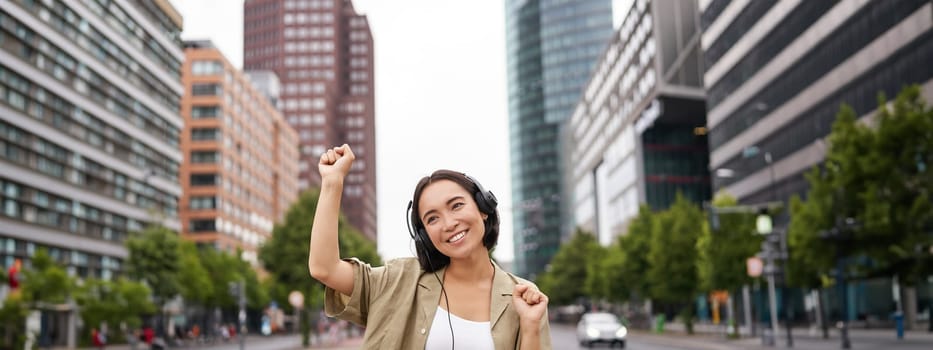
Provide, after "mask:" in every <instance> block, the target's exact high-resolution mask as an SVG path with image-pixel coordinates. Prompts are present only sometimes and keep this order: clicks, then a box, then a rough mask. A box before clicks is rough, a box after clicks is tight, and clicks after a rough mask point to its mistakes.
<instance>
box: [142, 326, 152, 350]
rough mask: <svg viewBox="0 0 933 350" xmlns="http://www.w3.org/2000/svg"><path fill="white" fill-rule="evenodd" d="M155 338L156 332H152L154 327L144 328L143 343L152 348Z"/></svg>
mask: <svg viewBox="0 0 933 350" xmlns="http://www.w3.org/2000/svg"><path fill="white" fill-rule="evenodd" d="M154 338H155V331H153V330H152V327H149V326H146V327H145V328H143V341H144V342H146V345H149V346H152V339H154Z"/></svg>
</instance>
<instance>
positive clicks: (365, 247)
mask: <svg viewBox="0 0 933 350" xmlns="http://www.w3.org/2000/svg"><path fill="white" fill-rule="evenodd" d="M319 196H320V190H317V189H312V190H308V191H305V192H304V193H302V194H301V196H299V198H298V200H297V201H296V202H295V203H294V204H292V206H291V207H290V208H289V209H288V212H287V213H286V214H285V220H284V221H283V222H282V223H281V224H278V225H276V226H275V227H273V229H272V237H271V238H270V239H269V240H268V241H266V243H265V244H264V245H263V246H262V247H261V248H260V251H259V258H260V260H261V261H262V264H263V266H264V267H265V268H266V270H267V271H268V272H269V279H270V281H269V284H270V285H271V286H272V289H271V290H270V291H269V292H270V294H271V295H270V297H271V298H272V299H274V300H277V301H278V302H279V305H283V306H284V309H285V310H286V311H291V310H292V307H291V305H289V304H288V303H287V302H286V300H287V296H288V293H290V292H291V291H293V290H297V291H300V292H301V293H302V294H304V296H305V305H304V306H305V308H304V309H305V316H302V317H301V320H302V325H301V327H302V342H303V343H304V344H307V343H308V334H307V333H308V332H307V328H308V327H309V324H308V323H307V320H308V319H309V317H307V315H308V312H309V311H310V309H316V308H320V307H321V306H322V304H323V302H324V289H323V286H322V285H321V284H320V283H318V282H317V281H316V280H314V279H313V278H311V275H310V273H309V272H308V254H309V247H310V246H309V242H310V238H311V226H312V224H313V223H314V211H315V209H316V207H317V202H318V197H319ZM338 220H339V221H338V224H337V227H338V231H339V232H338V245H339V248H340V255H341V257H351V256H352V257H358V258H360V260H363V261H365V262H367V263H369V264H372V265H373V266H378V265H382V259H381V258H380V257H379V254H378V253H377V251H376V247H375V244H373V243H372V242H371V241H369V240H368V239H366V238H364V237H363V236H362V235H361V234H360V233H359V231H357V230H356V229H355V228H353V227H352V226H351V225H350V224H349V223H348V222H347V220H346V218H344V217H343V215H341V216H340V217H339V218H338Z"/></svg>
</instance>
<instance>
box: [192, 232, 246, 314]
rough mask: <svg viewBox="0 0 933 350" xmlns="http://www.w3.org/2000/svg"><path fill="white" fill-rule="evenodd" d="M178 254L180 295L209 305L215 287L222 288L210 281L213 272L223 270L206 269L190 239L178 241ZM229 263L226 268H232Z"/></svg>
mask: <svg viewBox="0 0 933 350" xmlns="http://www.w3.org/2000/svg"><path fill="white" fill-rule="evenodd" d="M178 249H179V252H178V253H179V256H180V257H181V266H182V268H181V271H178V279H179V281H183V283H181V285H180V287H181V290H180V292H181V296H182V297H184V298H185V300H186V301H190V302H195V303H198V304H201V305H211V302H213V301H214V300H215V299H214V298H213V297H214V295H215V289H222V287H217V286H221V285H218V284H215V283H211V282H212V277H213V276H214V274H215V273H219V274H222V273H224V272H225V271H208V270H207V269H206V268H205V266H204V262H203V261H202V258H201V257H200V256H199V254H198V249H197V247H196V246H195V245H194V243H192V242H190V241H184V240H183V241H180V242H179V243H178ZM233 266H234V265H229V266H228V267H227V268H226V269H231V268H233Z"/></svg>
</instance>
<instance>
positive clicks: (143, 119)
mask: <svg viewBox="0 0 933 350" xmlns="http://www.w3.org/2000/svg"><path fill="white" fill-rule="evenodd" d="M181 27H182V19H181V16H180V15H179V14H178V12H176V10H175V9H174V8H173V7H172V6H171V5H170V4H169V3H168V1H165V0H156V1H113V2H110V3H109V5H108V6H103V5H101V4H100V2H97V1H66V2H50V1H21V0H10V1H2V2H0V187H2V191H0V193H2V198H0V201H2V215H0V264H3V265H4V266H9V265H10V264H11V263H13V260H14V259H16V258H22V259H24V260H26V259H28V257H30V256H32V255H33V253H34V252H35V251H36V250H37V249H38V248H46V249H47V250H48V252H49V253H50V255H51V256H52V257H53V258H54V259H55V260H57V261H58V262H60V263H63V264H65V265H66V266H67V269H68V272H69V273H71V274H74V275H78V276H82V277H100V278H104V279H107V278H110V277H111V276H112V275H113V274H114V273H118V272H119V271H121V270H122V266H123V261H124V259H125V258H126V257H127V254H128V253H127V250H126V248H125V247H124V241H125V240H126V239H127V237H128V234H129V233H130V232H133V231H139V230H141V229H143V228H144V227H145V226H147V225H150V224H154V223H161V224H163V225H165V226H167V227H169V228H172V229H175V230H178V229H180V225H179V221H178V216H177V211H178V197H179V196H180V195H181V186H180V185H179V182H178V169H179V164H180V163H181V159H182V155H181V152H180V150H179V147H178V137H179V134H180V131H181V128H182V127H183V121H182V119H181V117H179V115H178V110H179V100H180V98H181V95H182V92H183V88H182V86H181V82H180V68H181V64H182V60H183V59H184V56H183V55H182V50H181V48H182V44H181V40H180V39H179V34H180V33H181Z"/></svg>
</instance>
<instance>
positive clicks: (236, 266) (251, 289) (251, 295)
mask: <svg viewBox="0 0 933 350" xmlns="http://www.w3.org/2000/svg"><path fill="white" fill-rule="evenodd" d="M198 255H199V257H200V260H201V262H202V263H203V264H204V268H205V270H206V271H207V272H206V273H207V275H209V276H210V280H209V284H211V285H213V286H215V287H214V289H213V290H212V291H211V294H210V296H209V298H208V299H209V300H208V301H207V302H206V303H205V304H204V305H205V306H207V307H219V308H236V307H237V305H239V304H238V300H236V299H235V298H234V296H233V295H232V294H231V293H230V289H229V286H230V285H231V284H232V283H239V282H244V283H245V285H246V300H247V305H248V306H249V307H251V308H257V309H258V308H262V307H263V306H265V305H266V304H267V303H268V301H269V300H268V299H269V296H268V294H267V292H266V291H265V290H263V289H262V288H260V287H259V280H258V277H257V276H256V272H255V271H254V270H253V268H252V266H250V264H249V263H248V262H246V261H244V260H243V259H240V258H239V257H238V255H239V254H229V253H227V252H223V251H219V250H216V249H210V248H205V249H200V250H199V251H198Z"/></svg>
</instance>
